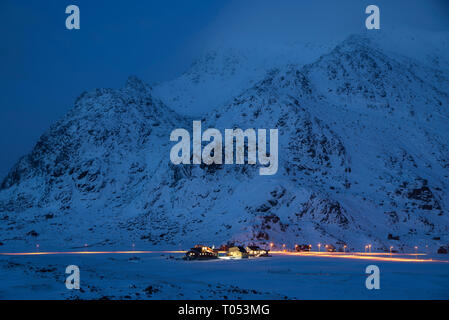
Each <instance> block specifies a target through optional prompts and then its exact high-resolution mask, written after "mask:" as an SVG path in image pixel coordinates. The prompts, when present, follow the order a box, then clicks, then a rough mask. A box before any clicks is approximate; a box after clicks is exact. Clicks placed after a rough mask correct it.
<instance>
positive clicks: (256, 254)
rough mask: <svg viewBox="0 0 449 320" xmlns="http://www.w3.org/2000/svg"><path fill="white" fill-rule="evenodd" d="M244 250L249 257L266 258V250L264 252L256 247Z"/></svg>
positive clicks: (248, 247)
mask: <svg viewBox="0 0 449 320" xmlns="http://www.w3.org/2000/svg"><path fill="white" fill-rule="evenodd" d="M245 249H246V252H247V253H248V255H249V256H250V257H266V256H268V250H264V249H262V248H260V247H258V246H247V247H246V248H245Z"/></svg>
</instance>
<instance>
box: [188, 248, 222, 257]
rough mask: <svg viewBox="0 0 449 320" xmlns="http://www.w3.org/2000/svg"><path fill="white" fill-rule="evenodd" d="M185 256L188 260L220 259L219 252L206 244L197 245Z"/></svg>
mask: <svg viewBox="0 0 449 320" xmlns="http://www.w3.org/2000/svg"><path fill="white" fill-rule="evenodd" d="M185 258H186V259H187V260H206V259H218V252H217V251H216V250H213V249H211V248H209V247H206V246H202V245H196V246H195V247H193V248H192V249H190V250H189V251H187V253H186V256H185Z"/></svg>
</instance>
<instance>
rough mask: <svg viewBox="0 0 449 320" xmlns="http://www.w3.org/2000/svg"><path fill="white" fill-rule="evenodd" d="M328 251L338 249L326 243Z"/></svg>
mask: <svg viewBox="0 0 449 320" xmlns="http://www.w3.org/2000/svg"><path fill="white" fill-rule="evenodd" d="M326 251H327V252H335V251H337V250H336V249H335V247H334V246H333V245H331V244H326Z"/></svg>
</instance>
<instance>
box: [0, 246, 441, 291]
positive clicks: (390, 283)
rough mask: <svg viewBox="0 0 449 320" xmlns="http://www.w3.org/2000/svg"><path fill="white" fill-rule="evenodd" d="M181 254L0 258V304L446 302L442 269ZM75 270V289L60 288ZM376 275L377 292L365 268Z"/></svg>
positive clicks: (331, 260) (437, 266)
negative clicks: (370, 285) (105, 300)
mask: <svg viewBox="0 0 449 320" xmlns="http://www.w3.org/2000/svg"><path fill="white" fill-rule="evenodd" d="M181 257H182V255H181V254H115V255H113V254H105V255H70V256H67V255H55V256H0V278H1V279H2V280H1V282H0V299H99V298H108V299H449V263H436V262H429V263H414V262H400V263H394V262H378V261H373V262H371V261H360V260H346V259H338V258H335V259H334V258H321V257H298V256H273V257H270V258H259V259H244V260H214V261H191V262H187V261H183V260H182V259H181ZM70 264H75V265H78V266H79V268H80V271H81V290H79V291H76V290H73V291H70V290H67V289H66V288H65V285H64V281H65V277H66V275H65V268H66V266H67V265H70ZM370 264H375V265H377V266H378V267H379V268H380V272H381V274H380V287H381V288H380V290H367V289H366V288H365V279H366V274H365V268H366V266H368V265H370Z"/></svg>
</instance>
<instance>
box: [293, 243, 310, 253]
mask: <svg viewBox="0 0 449 320" xmlns="http://www.w3.org/2000/svg"><path fill="white" fill-rule="evenodd" d="M310 248H311V246H310V245H309V244H300V245H296V246H295V250H296V251H298V252H302V251H310Z"/></svg>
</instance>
